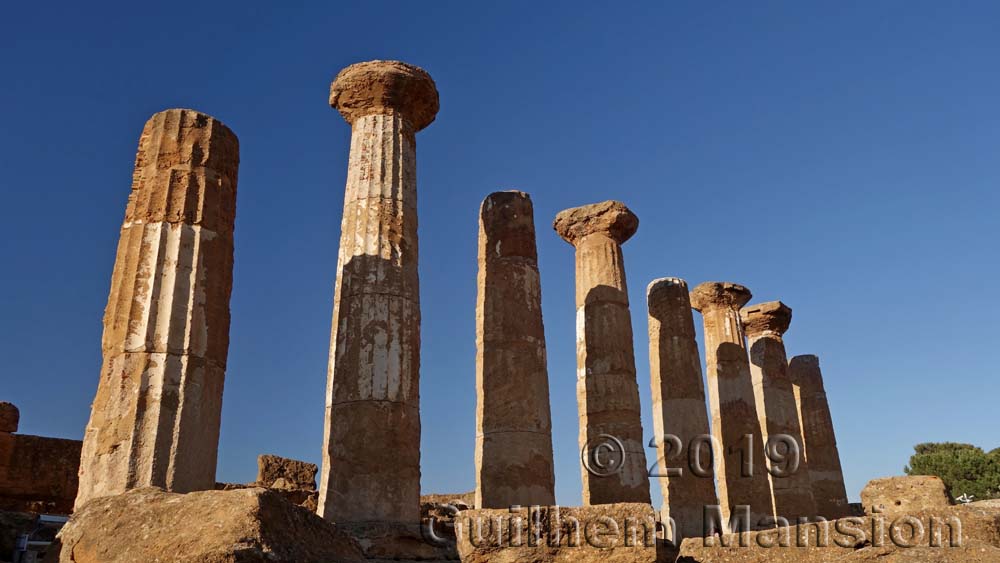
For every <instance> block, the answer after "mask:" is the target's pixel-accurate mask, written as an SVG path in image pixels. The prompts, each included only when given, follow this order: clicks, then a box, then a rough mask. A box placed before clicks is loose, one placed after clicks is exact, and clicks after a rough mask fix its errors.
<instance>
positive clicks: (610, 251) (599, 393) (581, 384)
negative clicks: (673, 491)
mask: <svg viewBox="0 0 1000 563" xmlns="http://www.w3.org/2000/svg"><path fill="white" fill-rule="evenodd" d="M553 227H554V228H555V230H556V232H557V233H559V236H561V237H562V238H563V239H565V240H566V242H568V243H570V244H572V245H573V246H574V247H576V365H577V379H576V398H577V404H578V406H579V409H580V447H581V450H583V455H582V457H583V459H584V460H591V461H592V462H593V463H591V464H589V465H590V467H588V466H587V465H588V464H587V463H585V464H584V467H583V503H584V504H585V505H591V504H610V503H618V502H645V503H648V502H650V500H649V481H648V474H647V467H646V452H645V450H644V449H643V446H644V443H643V439H642V422H641V420H640V405H639V387H638V385H637V383H636V376H635V352H634V350H633V346H632V317H631V314H630V313H629V306H628V288H627V287H626V285H625V263H624V260H623V258H622V244H623V243H624V242H625V241H626V240H628V239H629V238H631V237H632V235H633V234H635V231H636V229H637V228H638V227H639V219H638V218H637V217H636V216H635V214H634V213H632V211H630V210H629V208H627V207H625V204H623V203H621V202H619V201H605V202H602V203H595V204H591V205H584V206H582V207H574V208H572V209H567V210H565V211H562V212H560V213H559V214H558V215H557V216H556V220H555V223H554V225H553Z"/></svg>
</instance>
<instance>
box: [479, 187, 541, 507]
mask: <svg viewBox="0 0 1000 563" xmlns="http://www.w3.org/2000/svg"><path fill="white" fill-rule="evenodd" d="M478 285H479V295H478V298H477V300H476V395H477V405H476V500H475V503H476V508H509V507H511V506H513V505H521V506H531V505H542V506H549V505H553V504H555V475H554V470H553V463H552V419H551V414H550V410H549V378H548V371H547V369H546V357H545V328H544V326H543V325H542V291H541V284H540V281H539V276H538V253H537V251H536V248H535V217H534V212H533V210H532V205H531V198H530V197H528V194H526V193H524V192H518V191H507V192H496V193H492V194H490V195H489V196H487V197H486V199H485V200H484V201H483V204H482V206H481V207H480V209H479V279H478Z"/></svg>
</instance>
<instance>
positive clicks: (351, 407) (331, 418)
mask: <svg viewBox="0 0 1000 563" xmlns="http://www.w3.org/2000/svg"><path fill="white" fill-rule="evenodd" d="M416 188H417V184H416V155H415V144H414V131H413V128H412V126H411V125H410V124H409V123H408V122H407V121H406V120H405V119H403V118H402V117H401V116H399V115H386V114H373V115H365V116H362V117H359V118H358V119H357V120H355V121H354V123H353V129H352V134H351V152H350V159H349V162H348V173H347V187H346V194H345V197H344V216H343V221H342V223H341V236H340V253H339V257H338V263H337V281H336V291H335V295H334V311H333V328H332V332H331V343H330V362H329V366H330V367H329V374H328V379H327V382H328V383H327V406H326V425H325V436H324V449H323V452H324V460H323V464H322V474H321V478H320V496H319V510H318V512H319V514H320V515H321V516H323V517H324V518H327V519H329V520H334V521H337V522H364V521H387V522H418V521H419V516H420V515H419V510H420V508H419V504H420V500H419V499H420V410H419V398H420V396H419V370H420V300H419V288H418V276H417V201H416V198H417V191H416Z"/></svg>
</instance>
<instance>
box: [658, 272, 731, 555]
mask: <svg viewBox="0 0 1000 563" xmlns="http://www.w3.org/2000/svg"><path fill="white" fill-rule="evenodd" d="M646 300H647V304H648V306H649V371H650V377H651V383H652V387H653V435H654V436H655V437H656V445H657V448H658V451H659V460H658V463H657V467H658V471H659V478H660V490H661V491H662V492H663V509H662V513H663V515H664V516H669V517H670V518H671V519H673V522H674V524H675V525H676V527H677V528H676V529H675V530H674V532H673V540H674V543H675V544H677V545H680V541H679V540H680V539H681V538H690V537H700V536H702V535H703V533H704V530H705V526H704V522H703V519H704V510H705V506H712V505H717V504H719V501H718V497H717V496H716V494H715V471H714V468H713V467H712V457H711V454H712V449H711V448H712V443H711V442H710V441H707V440H706V439H705V437H707V436H710V429H709V426H708V411H707V410H706V409H705V384H704V383H703V382H702V373H701V355H700V354H699V353H698V343H697V341H696V340H695V331H694V316H693V315H692V313H691V300H690V298H689V297H688V286H687V282H685V281H684V280H682V279H680V278H660V279H658V280H654V281H653V282H652V283H650V284H649V287H648V288H647V289H646ZM668 436H669V437H671V438H668ZM674 437H675V438H676V439H674ZM668 469H671V470H672V471H668ZM669 473H674V475H669Z"/></svg>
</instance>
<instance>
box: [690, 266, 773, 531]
mask: <svg viewBox="0 0 1000 563" xmlns="http://www.w3.org/2000/svg"><path fill="white" fill-rule="evenodd" d="M749 299H750V292H749V290H747V289H746V288H745V287H743V286H740V285H737V284H728V283H726V284H724V283H716V282H706V283H703V284H700V285H698V286H697V287H695V288H694V290H693V291H692V292H691V303H692V306H693V307H694V308H695V309H697V310H698V311H700V312H701V314H702V322H703V323H704V328H705V335H704V338H705V366H706V375H707V377H706V381H707V384H708V397H709V406H710V409H711V413H712V435H713V436H714V438H715V441H716V449H715V462H716V478H717V481H718V483H717V485H718V488H717V490H718V495H719V504H720V505H721V507H722V513H723V517H724V518H725V519H726V520H727V521H728V520H729V519H730V516H731V515H732V514H733V512H734V511H735V512H736V514H740V513H741V511H740V509H739V508H738V507H743V506H749V507H750V523H749V525H750V526H752V527H758V526H760V525H761V524H762V523H766V522H768V521H772V520H773V516H774V507H773V504H772V500H771V483H770V479H769V475H768V473H767V466H766V464H765V462H764V456H763V440H762V438H761V432H760V425H759V424H758V416H757V405H756V401H755V399H754V394H753V382H752V381H751V379H750V363H749V360H748V358H747V349H746V344H745V341H744V333H743V323H742V322H741V321H740V307H742V306H743V305H744V304H746V302H747V301H748V300H749ZM720 450H721V451H720ZM765 526H766V524H765Z"/></svg>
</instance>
